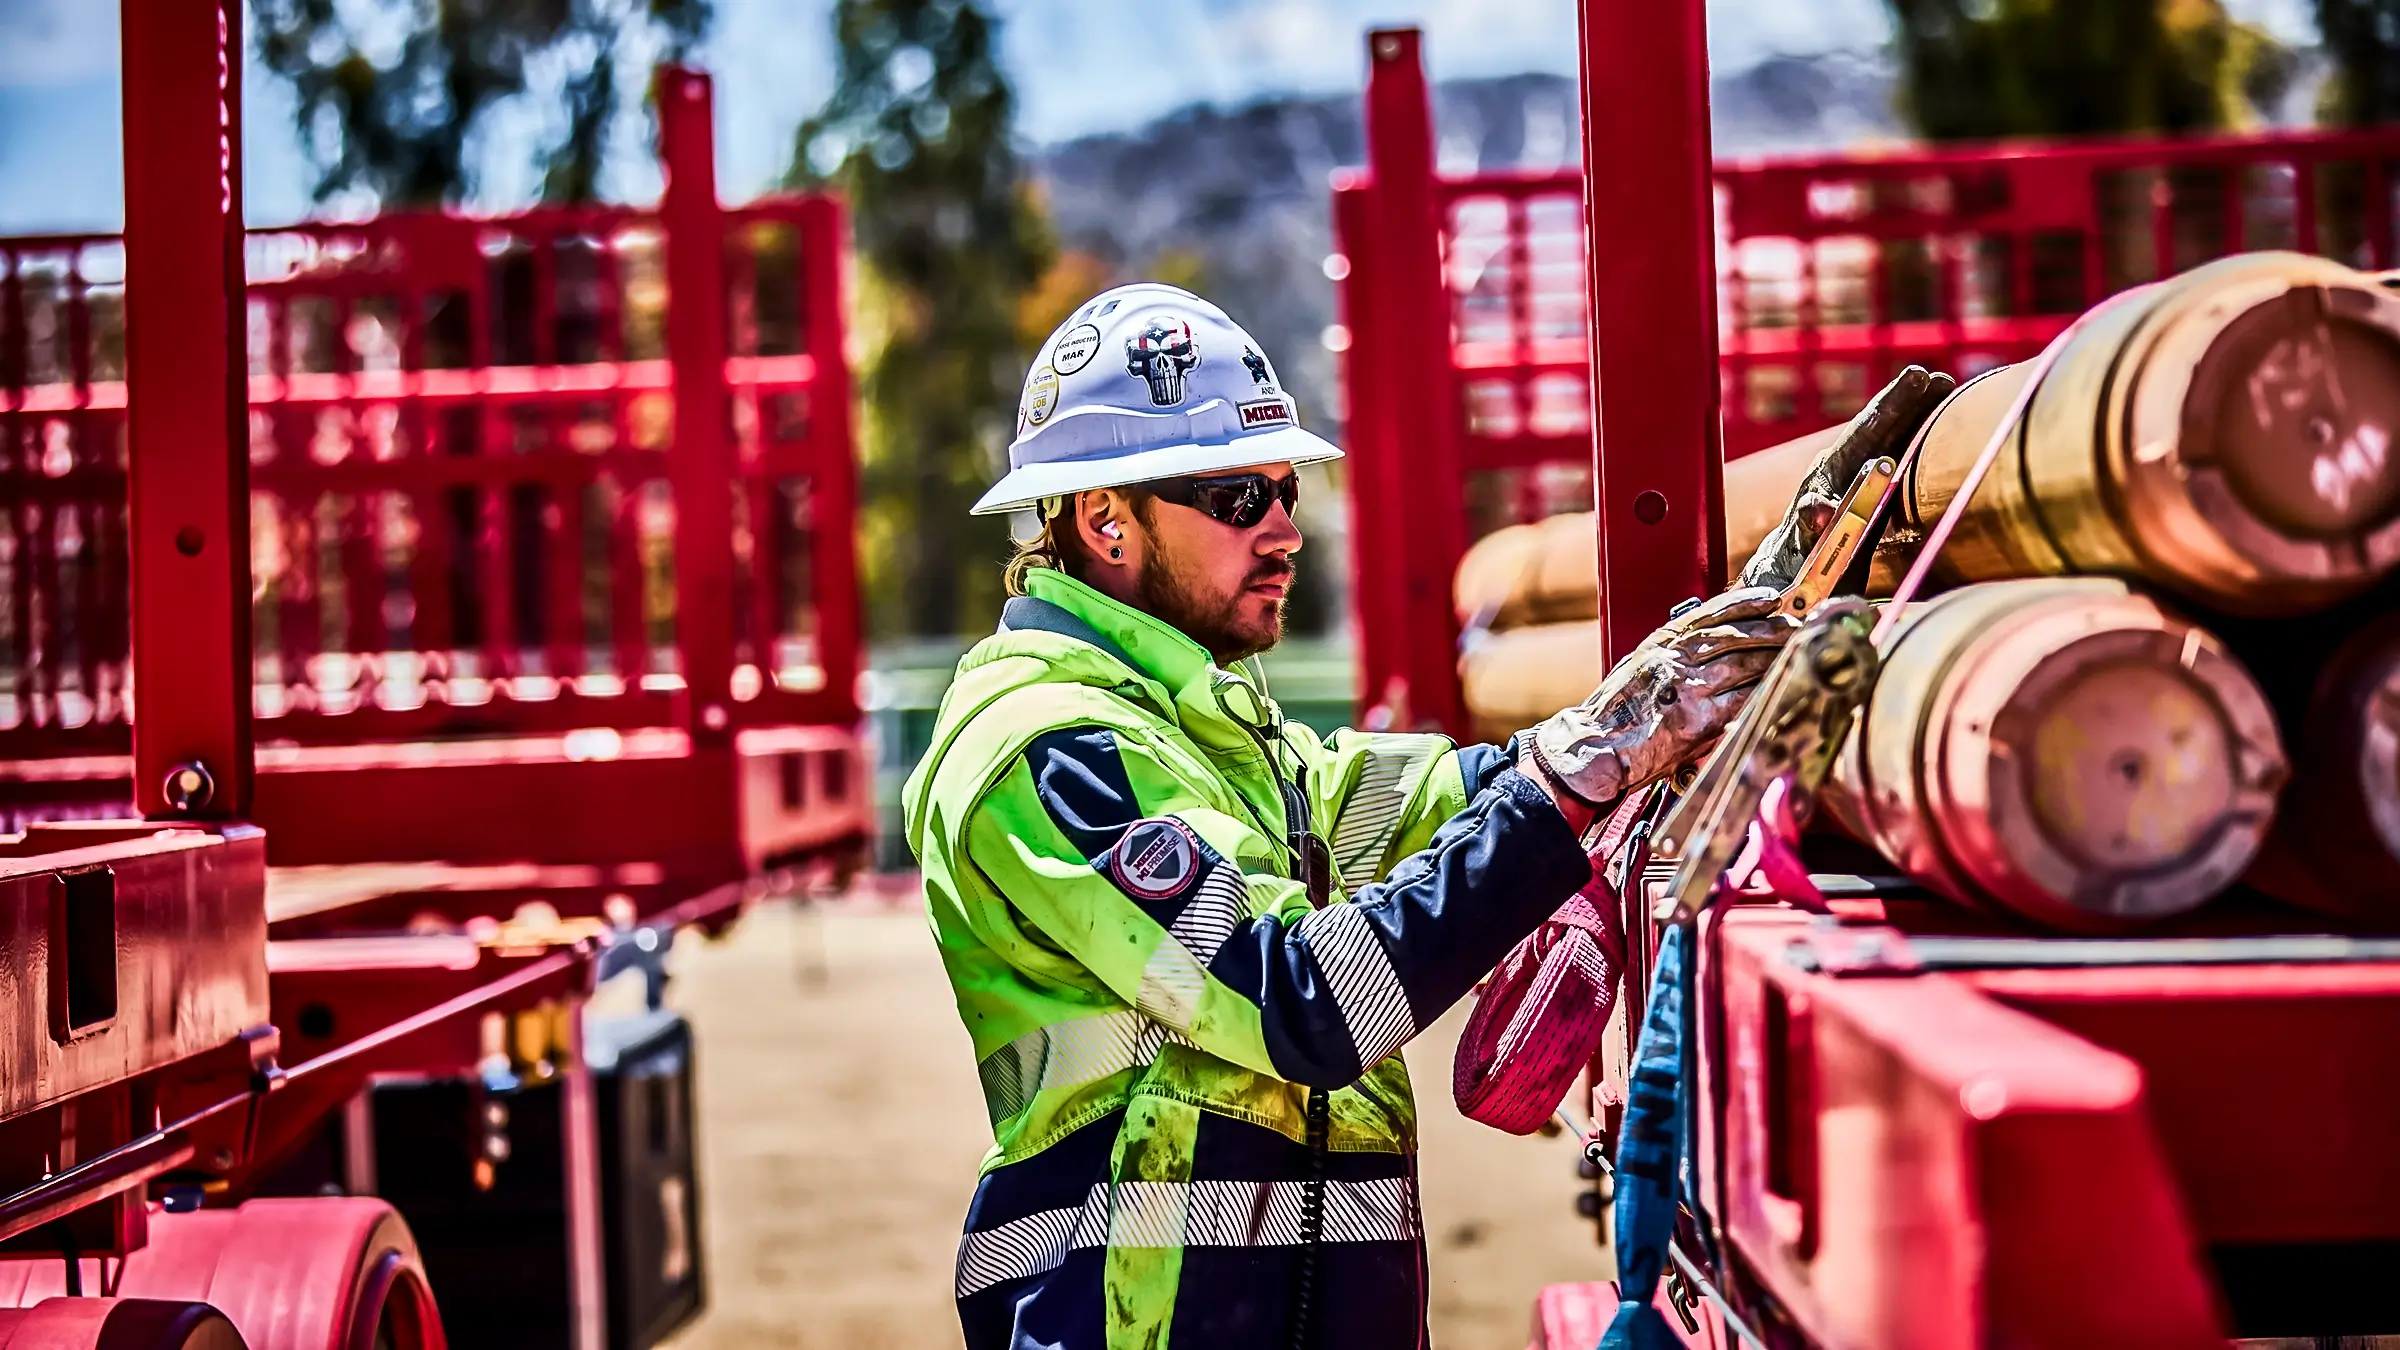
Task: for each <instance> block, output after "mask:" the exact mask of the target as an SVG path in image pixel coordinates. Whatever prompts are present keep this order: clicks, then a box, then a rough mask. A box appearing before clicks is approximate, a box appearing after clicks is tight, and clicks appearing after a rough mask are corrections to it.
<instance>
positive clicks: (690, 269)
mask: <svg viewBox="0 0 2400 1350" xmlns="http://www.w3.org/2000/svg"><path fill="white" fill-rule="evenodd" d="M713 107H714V103H713V100H712V98H711V94H710V87H709V80H708V76H706V75H703V74H701V73H700V72H699V71H696V70H684V69H680V68H676V67H669V68H668V69H665V70H662V71H660V72H659V76H658V136H659V158H660V160H661V162H662V164H663V166H664V168H665V170H666V179H667V187H666V194H665V196H664V198H663V199H662V200H661V201H660V202H659V221H660V223H661V224H662V225H664V226H665V227H666V235H667V246H666V248H667V363H668V365H669V366H670V367H671V368H672V369H673V370H674V372H675V444H674V448H673V450H672V451H671V452H670V455H671V463H670V466H669V469H668V478H669V480H670V482H671V483H672V484H673V487H674V492H675V647H676V651H677V653H678V654H679V656H680V658H681V661H682V666H683V679H684V685H685V691H686V692H685V698H686V699H687V700H688V703H687V708H688V725H689V727H690V729H691V733H692V737H693V739H694V740H695V741H696V742H698V743H700V744H703V745H707V744H722V743H726V742H728V741H730V740H731V737H732V725H733V702H732V687H731V686H732V679H733V613H734V599H733V545H732V539H733V478H734V473H735V465H734V460H733V435H732V409H731V407H730V406H729V405H728V403H727V401H726V389H725V356H726V348H727V341H726V319H725V220H724V214H723V212H722V210H721V209H720V208H719V207H718V204H717V163H716V153H717V152H716V136H715V129H714V127H713V125H712V121H711V119H712V118H713V116H714V113H713V111H712V109H713Z"/></svg>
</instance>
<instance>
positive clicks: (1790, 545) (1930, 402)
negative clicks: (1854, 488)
mask: <svg viewBox="0 0 2400 1350" xmlns="http://www.w3.org/2000/svg"><path fill="white" fill-rule="evenodd" d="M1957 387H1958V381H1956V380H1954V379H1951V378H1950V377H1949V376H1947V375H1940V374H1936V373H1934V372H1932V371H1929V370H1927V369H1925V368H1924V367H1923V366H1910V367H1909V368H1908V369H1906V370H1903V371H1901V372H1900V374H1899V375H1898V376H1896V377H1895V378H1894V379H1893V380H1892V382H1891V383H1890V384H1887V385H1885V386H1884V387H1883V392H1881V393H1879V394H1877V395H1876V396H1875V397H1874V399H1873V400H1872V401H1870V402H1869V403H1868V404H1867V406H1866V407H1864V408H1861V409H1859V412H1858V415H1857V416H1856V417H1853V418H1851V419H1850V425H1849V426H1847V427H1845V428H1844V429H1843V431H1842V434H1841V436H1840V437H1839V438H1838V439H1836V440H1835V441H1834V443H1833V444H1831V445H1829V446H1827V447H1825V451H1824V453H1823V454H1820V455H1818V456H1817V462H1816V463H1815V464H1812V465H1810V466H1809V470H1808V476H1807V477H1805V478H1803V479H1801V480H1800V490H1799V491H1798V492H1797V493H1794V494H1793V496H1792V504H1791V505H1790V506H1788V507H1786V508H1784V513H1783V520H1782V522H1781V523H1780V524H1778V525H1777V526H1776V527H1775V528H1774V529H1772V530H1769V531H1767V537H1766V538H1764V539H1762V540H1760V541H1759V544H1758V551H1757V552H1755V553H1753V554H1751V555H1750V561H1749V563H1748V564H1747V565H1745V566H1744V567H1743V568H1742V574H1741V577H1740V579H1739V580H1738V581H1737V582H1736V583H1735V584H1736V585H1737V586H1743V587H1747V586H1765V587H1768V588H1770V589H1773V590H1777V591H1784V590H1789V589H1790V588H1791V585H1792V583H1793V582H1794V581H1796V580H1798V579H1799V577H1800V568H1801V566H1802V565H1803V564H1805V563H1806V562H1807V561H1808V554H1809V551H1810V550H1811V549H1814V548H1815V547H1816V546H1817V540H1818V539H1820V538H1822V537H1823V536H1824V534H1825V527H1826V526H1828V525H1831V524H1832V523H1833V517H1834V513H1835V512H1837V511H1839V510H1841V508H1842V495H1843V494H1844V493H1846V492H1848V491H1849V490H1850V483H1851V481H1852V480H1853V479H1855V478H1857V477H1858V471H1859V470H1860V469H1862V468H1865V467H1866V466H1867V464H1868V463H1869V462H1871V461H1873V460H1877V459H1891V460H1895V461H1896V460H1898V459H1899V458H1900V455H1901V452H1903V451H1905V450H1906V449H1907V448H1908V443H1909V441H1910V440H1911V439H1913V438H1914V437H1915V436H1916V434H1917V429H1918V428H1919V427H1922V426H1924V425H1925V419H1926V418H1928V417H1931V416H1932V415H1933V410H1934V409H1935V408H1936V407H1938V406H1939V405H1940V404H1941V401H1942V400H1943V399H1945V398H1948V397H1949V396H1950V391H1951V390H1953V389H1955V388H1957Z"/></svg>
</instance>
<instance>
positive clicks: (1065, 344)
mask: <svg viewBox="0 0 2400 1350" xmlns="http://www.w3.org/2000/svg"><path fill="white" fill-rule="evenodd" d="M1099 350H1100V330H1099V329H1097V328H1095V327H1093V326H1092V325H1090V324H1088V323H1080V324H1077V325H1075V326H1074V327H1073V328H1070V329H1068V330H1067V332H1066V336H1064V337H1061V338H1060V339H1059V340H1058V350H1056V351H1054V352H1052V353H1051V354H1050V364H1051V365H1052V366H1054V367H1056V368H1057V370H1058V373H1059V374H1061V375H1072V374H1074V373H1075V372H1076V371H1079V370H1081V369H1083V368H1084V367H1085V366H1088V365H1090V364H1091V363H1092V355H1093V353H1095V352H1097V351H1099Z"/></svg>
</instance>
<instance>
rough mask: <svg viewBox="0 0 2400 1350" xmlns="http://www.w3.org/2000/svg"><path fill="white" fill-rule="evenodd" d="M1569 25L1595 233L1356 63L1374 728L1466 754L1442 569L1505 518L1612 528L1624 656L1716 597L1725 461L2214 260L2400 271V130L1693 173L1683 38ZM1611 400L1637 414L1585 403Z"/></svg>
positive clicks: (1660, 14)
mask: <svg viewBox="0 0 2400 1350" xmlns="http://www.w3.org/2000/svg"><path fill="white" fill-rule="evenodd" d="M1584 22H1585V24H1586V26H1587V28H1595V26H1596V28H1595V31H1593V32H1590V33H1587V37H1588V38H1589V39H1590V40H1589V41H1588V42H1587V44H1586V48H1585V50H1586V52H1587V53H1588V54H1589V57H1590V60H1592V61H1593V62H1595V63H1597V64H1595V65H1593V66H1591V67H1589V68H1588V69H1587V70H1586V72H1585V79H1584V84H1583V87H1584V89H1585V90H1586V91H1587V92H1586V95H1585V98H1586V104H1587V106H1586V118H1585V141H1584V151H1585V160H1586V163H1587V164H1589V165H1591V166H1592V175H1591V181H1592V182H1593V183H1594V184H1595V185H1597V186H1595V187H1594V188H1593V189H1592V192H1591V196H1590V200H1591V201H1592V202H1593V203H1594V205H1593V208H1592V209H1591V210H1590V211H1588V212H1587V211H1586V210H1585V209H1584V206H1585V200H1586V194H1585V181H1586V180H1585V175H1584V174H1583V173H1582V172H1580V171H1568V172H1565V173H1551V174H1484V175H1478V176H1475V177H1469V178H1445V177H1441V176H1438V175H1437V174H1436V173H1435V171H1434V160H1433V129H1432V125H1431V116H1430V112H1429V109H1428V106H1427V101H1426V95H1425V85H1424V75H1423V71H1422V68H1421V64H1420V60H1419V42H1418V38H1417V35H1416V34H1415V33H1414V32H1413V31H1408V30H1399V31H1388V32H1378V33H1375V34H1373V35H1371V37H1370V39H1369V62H1370V64H1369V72H1370V73H1369V87H1368V97H1367V122H1368V125H1367V135H1368V145H1369V160H1370V165H1369V168H1368V170H1367V171H1366V172H1363V173H1357V174H1352V175H1350V176H1348V177H1347V178H1345V179H1344V180H1343V181H1342V182H1341V183H1340V184H1339V185H1338V186H1337V187H1336V189H1335V192H1334V204H1333V209H1334V228H1335V234H1336V236H1337V238H1338V240H1339V246H1340V248H1341V251H1342V252H1341V256H1342V260H1343V262H1344V263H1345V264H1346V265H1347V272H1346V274H1345V279H1344V281H1343V284H1342V286H1341V288H1340V297H1339V299H1340V304H1341V307H1342V315H1343V321H1344V326H1345V328H1346V330H1347V332H1348V333H1349V335H1350V345H1349V348H1348V350H1347V352H1346V353H1345V356H1344V372H1343V377H1344V383H1345V386H1346V390H1347V394H1348V397H1347V399H1346V403H1347V417H1348V445H1349V450H1350V456H1349V458H1348V460H1347V461H1346V473H1347V476H1348V481H1349V484H1350V492H1351V500H1352V507H1353V509H1352V520H1353V531H1354V536H1353V537H1354V539H1355V540H1356V574H1355V577H1354V584H1353V588H1352V602H1353V608H1354V611H1355V614H1356V630H1357V634H1358V649H1359V683H1358V697H1359V702H1360V706H1361V707H1362V708H1366V709H1368V710H1369V711H1368V714H1367V715H1368V717H1369V718H1370V720H1372V721H1374V722H1376V723H1377V724H1379V725H1389V724H1394V723H1396V722H1407V723H1410V724H1423V725H1431V726H1439V727H1442V728H1445V729H1449V730H1452V731H1454V732H1459V731H1464V730H1465V719H1464V718H1463V716H1462V715H1461V713H1460V709H1459V706H1458V694H1457V689H1456V678H1457V677H1456V667H1455V659H1454V654H1455V638H1456V636H1457V620H1456V619H1455V618H1454V617H1453V615H1452V613H1451V604H1450V583H1451V576H1452V573H1453V572H1454V571H1455V568H1456V565H1457V561H1458V558H1459V556H1460V554H1461V551H1463V549H1464V547H1465V546H1466V544H1468V543H1470V542H1471V541H1472V540H1473V539H1474V538H1475V537H1476V536H1478V535H1480V534H1482V533H1484V532H1485V531H1487V530H1489V529H1491V528H1493V527H1495V526H1497V525H1500V524H1506V523H1510V522H1513V521H1521V520H1528V519H1538V518H1540V517H1542V516H1545V515H1550V514H1553V513H1556V512H1560V511H1570V510H1589V509H1592V507H1593V505H1594V503H1595V502H1598V503H1600V504H1601V506H1602V510H1603V517H1604V523H1605V526H1606V528H1605V530H1604V531H1603V533H1604V535H1605V537H1606V538H1607V539H1611V540H1617V541H1623V543H1622V545H1621V546H1617V547H1615V548H1614V551H1613V552H1610V553H1609V554H1607V556H1606V557H1605V558H1604V559H1603V562H1602V568H1603V571H1602V576H1603V583H1604V584H1603V586H1602V588H1601V593H1602V596H1603V601H1604V604H1605V606H1606V614H1607V620H1606V625H1605V631H1606V632H1607V634H1608V641H1609V643H1610V645H1611V648H1612V650H1623V648H1624V645H1625V644H1626V643H1628V642H1630V641H1634V640H1638V638H1639V637H1640V636H1641V635H1642V634H1643V633H1645V632H1647V631H1648V630H1649V628H1650V627H1651V626H1652V624H1654V623H1655V621H1656V616H1657V615H1659V614H1660V613H1663V612H1664V611H1665V609H1666V608H1667V607H1669V606H1671V605H1672V604H1673V603H1675V601H1677V600H1680V599H1682V598H1684V597H1685V596H1689V595H1696V594H1701V593H1704V592H1705V591H1706V590H1708V589H1710V588H1712V587H1713V585H1714V583H1715V582H1716V581H1717V580H1718V579H1719V578H1720V577H1721V575H1722V573H1723V570H1724V568H1725V566H1726V560H1724V559H1723V558H1721V557H1719V556H1717V554H1718V553H1719V551H1720V550H1721V548H1722V542H1721V539H1720V538H1719V534H1720V532H1721V527H1720V526H1718V525H1717V523H1716V522H1717V520H1718V518H1719V517H1720V515H1721V509H1720V506H1719V504H1718V502H1717V500H1716V497H1717V494H1718V493H1719V492H1721V477H1720V473H1721V471H1720V469H1719V468H1718V467H1716V465H1717V463H1718V461H1717V459H1716V455H1717V446H1718V445H1719V444H1720V442H1721V444H1722V447H1723V454H1724V455H1725V456H1726V457H1738V456H1740V455H1744V454H1748V453H1751V452H1753V451H1756V450H1760V449H1764V448H1766V447H1768V446H1771V445H1776V444H1780V443H1782V442H1783V441H1786V440H1789V439H1791V438H1793V437H1796V436H1799V435H1804V434H1806V433H1808V432H1811V431H1815V430H1818V429H1819V428H1821V427H1824V426H1827V425H1829V424H1831V423H1833V422H1836V421H1839V420H1841V419H1842V418H1845V417H1848V416H1849V415H1850V414H1851V413H1853V412H1855V411H1856V410H1857V409H1858V408H1859V407H1860V406H1862V405H1863V404H1864V402H1865V400H1866V399H1867V398H1868V396H1869V395H1871V394H1872V393H1873V392H1874V390H1875V389H1876V388H1878V387H1880V386H1881V384H1882V383H1883V382H1884V381H1886V380H1888V379H1889V378H1890V377H1891V376H1892V375H1894V374H1896V373H1898V371H1899V369H1900V368H1901V367H1902V366H1905V365H1907V364H1909V363H1910V362H1921V363H1924V364H1926V365H1929V366H1932V367H1935V368H1938V369H1945V370H1950V371H1953V372H1955V373H1958V374H1960V375H1962V376H1963V375H1968V374H1973V373H1975V372H1978V371H1981V370H1984V369H1988V368H1990V367H1992V366H1995V365H2001V364H2006V363H2008V362H2011V361H2017V360H2022V359H2025V358H2026V357H2028V356H2030V355H2032V354H2033V353H2034V352H2036V351H2038V350H2039V349H2040V348H2041V346H2042V345H2043V344H2044V343H2046V342H2048V341H2049V340H2050V338H2052V337H2053V336H2055V335H2056V334H2057V333H2058V332H2059V330H2060V329H2062V328H2063V327H2064V326H2065V325H2066V323H2067V322H2068V321H2069V320H2070V319H2071V318H2072V317H2073V316H2074V315H2075V314H2077V313H2079V312H2081V311H2082V310H2083V309H2085V308H2086V307H2088V306H2089V305H2091V304H2092V303H2094V302H2096V301H2097V300H2099V299H2100V298H2101V297H2103V296H2105V295H2107V294H2110V293H2112V292H2114V291H2116V290H2119V289H2122V288H2123V287H2125V286H2127V285H2130V284H2134V283H2137V282H2140V281H2144V280H2148V279H2150V278H2151V277H2152V276H2155V275H2158V274H2160V273H2161V272H2162V271H2179V270H2182V269H2184V268H2187V267H2190V266H2192V265H2194V264H2197V263H2199V262H2203V261H2206V260H2207V259H2209V258H2213V257H2217V256H2220V255H2222V254H2225V253H2229V252H2235V251H2239V250H2242V249H2245V248H2294V249H2299V250H2301V251H2306V252H2322V253H2326V254H2328V255H2331V256H2336V257H2341V258H2344V259H2346V260H2348V261H2350V262H2352V263H2353V264H2355V265H2357V266H2361V267H2368V268H2375V267H2386V266H2390V265H2392V260H2393V258H2394V253H2393V247H2394V242H2393V228H2394V224H2395V219H2394V210H2393V208H2392V205H2391V203H2392V185H2393V184H2394V182H2395V181H2400V179H2396V178H2395V174H2396V172H2400V131H2394V130H2391V129H2376V130H2371V131H2363V132H2341V133H2314V132H2302V133H2278V134H2275V135H2272V136H2264V137H2256V138H2242V139H2227V138H2207V139H2194V140H2185V141H2125V142H2087V143H2078V144H2066V145H2039V146H2027V145H1999V146H1984V147H1973V148H1965V149H1942V150H1911V151H1908V152H1905V153H1891V154H1885V153H1877V154H1874V155H1821V156H1808V157H1796V158H1776V159H1755V160H1719V161H1717V162H1716V163H1715V164H1714V166H1713V168H1711V169H1710V170H1709V171H1708V172H1707V174H1706V175H1705V176H1702V175H1700V173H1699V171H1698V170H1696V169H1694V168H1693V166H1694V165H1702V164H1706V163H1707V156H1708V137H1707V109H1706V105H1705V96H1706V90H1705V87H1704V86H1705V83H1706V59H1705V53H1704V52H1703V51H1702V50H1701V46H1700V44H1701V36H1700V34H1699V33H1698V32H1697V30H1695V29H1693V28H1691V22H1692V21H1690V20H1689V19H1688V16H1687V15H1685V13H1684V11H1683V10H1682V9H1681V8H1680V7H1678V6H1673V5H1665V6H1656V7H1642V6H1625V5H1615V4H1605V5H1592V6H1588V7H1587V8H1586V11H1585V19H1584ZM1428 199H1430V202H1431V205H1430V206H1429V207H1428V206H1425V205H1423V203H1424V202H1426V201H1427V200H1428ZM1429 221H1430V223H1428V222H1429ZM1428 232H1430V233H1431V235H1432V237H1431V238H1430V239H1429V238H1428V237H1427V236H1428ZM1590 258H1598V259H1600V260H1602V265H1601V266H1599V267H1597V268H1591V267H1587V266H1586V262H1587V259H1590ZM1594 316H1597V319H1596V320H1595V318H1594ZM1612 370H1613V371H1614V374H1613V376H1612V374H1611V371H1612ZM1612 380H1613V382H1614V384H1615V386H1616V387H1617V388H1618V389H1620V390H1625V389H1630V390H1633V391H1636V392H1634V393H1633V395H1632V396H1631V397H1629V398H1627V399H1624V400H1611V399H1606V398H1602V399H1599V400H1598V401H1597V404H1596V405H1595V400H1594V399H1593V389H1594V387H1595V382H1597V385H1598V387H1600V388H1601V390H1602V392H1604V393H1605V391H1606V387H1607V386H1608V385H1609V384H1610V383H1611V382H1612ZM1595 406H1597V408H1598V410H1599V411H1598V414H1597V415H1598V417H1599V419H1600V422H1599V428H1600V434H1599V435H1597V436H1595V435H1594V430H1593V428H1594V421H1593V418H1594V415H1595V414H1594V408H1595ZM1720 428H1721V430H1720ZM1611 444H1614V445H1615V446H1617V447H1619V448H1620V449H1622V450H1623V451H1625V453H1624V454H1622V455H1618V454H1613V453H1610V452H1609V450H1608V447H1609V446H1610V445H1611ZM1686 447H1690V448H1692V449H1696V450H1697V452H1698V453H1697V454H1696V455H1695V454H1694V453H1693V452H1692V449H1687V448H1686ZM1633 541H1639V542H1640V547H1638V548H1637V547H1633V546H1632V545H1633Z"/></svg>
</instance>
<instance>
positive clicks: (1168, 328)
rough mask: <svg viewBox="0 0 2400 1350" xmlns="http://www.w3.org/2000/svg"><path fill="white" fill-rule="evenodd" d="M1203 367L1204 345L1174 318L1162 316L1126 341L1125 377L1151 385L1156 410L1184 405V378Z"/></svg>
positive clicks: (1151, 399) (1188, 327)
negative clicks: (1202, 353) (1201, 354)
mask: <svg viewBox="0 0 2400 1350" xmlns="http://www.w3.org/2000/svg"><path fill="white" fill-rule="evenodd" d="M1199 365H1200V344H1199V343H1197V342H1195V341H1193V340H1192V326H1191V325H1190V324H1188V323H1185V322H1184V321H1183V320H1181V319H1178V318H1176V317H1175V316H1174V315H1172V314H1160V315H1157V316H1155V317H1153V318H1152V319H1151V320H1150V321H1149V322H1148V323H1146V324H1143V325H1142V331H1140V332H1138V333H1136V334H1134V335H1133V336H1132V337H1129V338H1127V339H1125V373H1126V374H1128V375H1131V376H1133V377H1134V378H1135V379H1137V380H1147V381H1149V383H1150V402H1151V404H1152V406H1154V407H1160V408H1172V407H1174V406H1175V405H1176V404H1178V403H1181V402H1183V378H1184V376H1186V375H1189V374H1191V373H1192V372H1193V371H1194V370H1195V369H1197V368H1198V367H1199Z"/></svg>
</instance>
